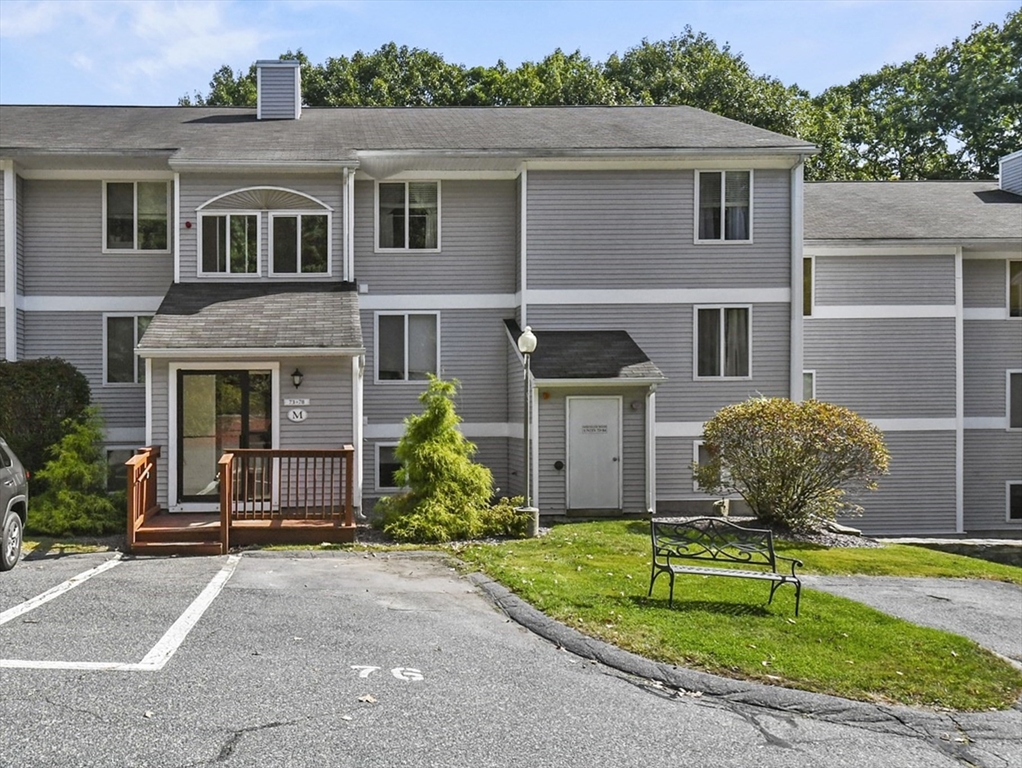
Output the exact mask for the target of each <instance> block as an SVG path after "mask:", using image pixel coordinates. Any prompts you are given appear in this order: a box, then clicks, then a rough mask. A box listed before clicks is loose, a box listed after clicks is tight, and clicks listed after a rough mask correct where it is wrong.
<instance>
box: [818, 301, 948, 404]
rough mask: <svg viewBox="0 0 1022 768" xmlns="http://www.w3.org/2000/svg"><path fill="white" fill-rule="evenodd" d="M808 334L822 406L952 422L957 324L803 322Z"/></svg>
mask: <svg viewBox="0 0 1022 768" xmlns="http://www.w3.org/2000/svg"><path fill="white" fill-rule="evenodd" d="M804 328H805V333H804V343H805V351H804V361H805V362H804V367H805V368H806V369H807V370H815V371H816V396H817V398H818V399H820V400H826V401H828V402H832V403H838V404H840V405H844V406H846V407H848V408H851V409H852V410H854V411H857V412H858V413H859V415H861V416H864V417H865V418H874V419H879V418H941V417H954V415H955V321H954V319H953V318H902V319H883V320H871V319H870V320H864V319H841V320H830V319H828V320H825V319H818V318H806V320H805V326H804Z"/></svg>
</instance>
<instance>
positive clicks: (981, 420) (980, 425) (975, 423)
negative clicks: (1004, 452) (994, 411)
mask: <svg viewBox="0 0 1022 768" xmlns="http://www.w3.org/2000/svg"><path fill="white" fill-rule="evenodd" d="M962 422H963V427H964V428H965V429H991V430H997V431H999V432H1003V431H1004V430H1006V429H1008V428H1009V427H1008V423H1009V422H1008V417H1007V416H966V417H965V418H964V419H963V420H962Z"/></svg>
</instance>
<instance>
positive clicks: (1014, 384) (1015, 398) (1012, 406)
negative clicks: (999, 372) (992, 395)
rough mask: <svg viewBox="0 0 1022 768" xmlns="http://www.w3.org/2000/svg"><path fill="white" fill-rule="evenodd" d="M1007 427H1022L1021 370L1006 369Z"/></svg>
mask: <svg viewBox="0 0 1022 768" xmlns="http://www.w3.org/2000/svg"><path fill="white" fill-rule="evenodd" d="M1006 373H1007V376H1006V379H1007V380H1006V382H1005V384H1006V385H1007V390H1008V392H1007V395H1008V397H1007V401H1008V402H1007V410H1008V413H1007V416H1008V429H1022V371H1006Z"/></svg>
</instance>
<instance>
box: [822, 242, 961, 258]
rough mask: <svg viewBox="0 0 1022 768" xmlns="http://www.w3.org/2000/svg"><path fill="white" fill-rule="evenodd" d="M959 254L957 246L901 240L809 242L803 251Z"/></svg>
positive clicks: (841, 253)
mask: <svg viewBox="0 0 1022 768" xmlns="http://www.w3.org/2000/svg"><path fill="white" fill-rule="evenodd" d="M957 253H958V246H957V245H947V244H946V243H935V244H932V245H925V244H920V243H918V242H914V243H905V242H904V241H900V240H898V241H885V240H867V241H859V242H857V243H856V244H854V245H852V244H847V245H816V244H814V243H812V242H810V241H808V240H807V241H806V242H805V248H804V250H803V255H805V256H954V255H956V254H957Z"/></svg>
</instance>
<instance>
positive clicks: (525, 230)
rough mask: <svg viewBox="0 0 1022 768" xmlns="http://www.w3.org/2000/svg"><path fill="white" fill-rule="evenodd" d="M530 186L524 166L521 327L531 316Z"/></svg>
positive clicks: (521, 203) (520, 219) (521, 199)
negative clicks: (528, 285) (528, 288)
mask: <svg viewBox="0 0 1022 768" xmlns="http://www.w3.org/2000/svg"><path fill="white" fill-rule="evenodd" d="M528 188H529V169H528V168H522V194H521V198H520V200H519V204H520V206H521V212H520V213H519V221H520V222H521V224H520V229H521V238H522V242H521V245H520V257H521V265H520V269H521V274H520V275H519V280H520V293H521V297H522V300H521V318H520V320H519V322H518V325H519V326H520V327H522V328H524V327H525V326H527V325H528V324H529V322H528V320H529V318H528V308H527V303H528V302H527V298H526V291H525V285H526V280H527V278H528V270H527V269H526V266H525V263H526V260H527V257H528V254H529V246H528V241H529V238H528V234H529V215H528V211H529V205H528V201H529V192H528Z"/></svg>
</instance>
